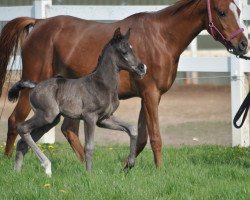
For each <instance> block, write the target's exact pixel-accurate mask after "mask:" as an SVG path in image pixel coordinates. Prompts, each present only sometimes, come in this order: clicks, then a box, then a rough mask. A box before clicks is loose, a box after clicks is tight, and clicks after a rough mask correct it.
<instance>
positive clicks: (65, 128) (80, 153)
mask: <svg viewBox="0 0 250 200" xmlns="http://www.w3.org/2000/svg"><path fill="white" fill-rule="evenodd" d="M79 122H80V121H79V120H75V119H69V118H64V121H63V124H62V127H61V131H62V133H63V134H64V136H65V137H66V138H67V140H68V142H69V144H70V145H71V147H72V149H73V150H74V151H75V153H76V156H77V157H78V159H79V160H80V161H81V162H83V161H84V150H83V146H82V144H81V142H80V140H79V135H78V133H79Z"/></svg>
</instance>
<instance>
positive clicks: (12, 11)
mask: <svg viewBox="0 0 250 200" xmlns="http://www.w3.org/2000/svg"><path fill="white" fill-rule="evenodd" d="M236 2H237V3H238V5H239V7H240V8H241V9H242V15H241V17H242V19H243V20H250V5H248V3H247V0H236ZM165 7H166V6H62V5H60V6H59V5H52V0H35V1H34V3H33V6H18V7H0V21H9V20H11V19H13V18H15V17H19V16H29V17H36V18H47V17H52V16H56V15H72V16H76V17H80V18H84V19H89V20H109V21H110V20H111V21H114V20H120V19H123V18H125V17H127V16H129V15H131V14H134V13H138V12H142V11H143V12H144V11H147V12H151V11H157V10H160V9H162V8H165ZM201 34H208V33H207V32H204V31H203V32H202V33H201ZM191 50H192V52H193V53H192V55H194V56H193V57H187V56H181V59H180V63H179V67H178V71H181V72H230V73H231V77H232V78H231V108H232V118H233V116H234V115H235V113H236V111H237V109H238V108H239V106H240V104H241V102H242V101H243V99H244V97H245V96H246V93H247V92H248V81H247V78H246V76H245V72H250V62H249V61H245V60H239V59H237V58H236V57H235V56H233V55H232V56H229V57H197V53H196V52H197V39H195V40H194V41H193V42H192V43H191ZM20 63H21V61H20V57H17V61H16V62H15V68H16V69H18V67H19V66H20ZM49 139H51V137H49ZM45 142H46V141H45ZM51 142H53V139H52V140H51ZM232 145H233V146H236V145H240V146H245V147H246V146H249V145H250V138H249V119H247V120H246V123H245V124H244V126H243V127H242V128H241V129H235V128H234V126H233V125H232Z"/></svg>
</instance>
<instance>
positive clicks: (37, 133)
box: [15, 117, 60, 171]
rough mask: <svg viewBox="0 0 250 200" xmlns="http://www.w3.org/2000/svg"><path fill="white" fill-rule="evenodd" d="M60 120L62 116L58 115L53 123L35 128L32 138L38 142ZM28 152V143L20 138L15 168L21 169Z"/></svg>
mask: <svg viewBox="0 0 250 200" xmlns="http://www.w3.org/2000/svg"><path fill="white" fill-rule="evenodd" d="M59 121H60V117H57V118H56V119H55V120H54V122H53V123H51V124H48V125H46V126H44V127H42V128H40V129H35V130H33V131H32V132H31V137H32V139H33V140H34V141H35V142H37V141H38V140H39V139H40V138H41V137H42V136H43V135H44V134H45V133H47V132H48V131H49V130H50V129H51V128H52V127H54V126H55V125H56V124H58V123H59ZM27 152H28V145H27V143H26V142H25V141H24V140H23V139H20V140H19V141H18V143H17V147H16V161H15V170H16V171H20V170H21V167H22V163H23V158H24V156H25V154H26V153H27Z"/></svg>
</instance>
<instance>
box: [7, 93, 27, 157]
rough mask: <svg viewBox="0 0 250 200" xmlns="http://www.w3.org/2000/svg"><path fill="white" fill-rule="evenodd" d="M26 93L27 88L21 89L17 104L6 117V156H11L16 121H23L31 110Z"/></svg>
mask: <svg viewBox="0 0 250 200" xmlns="http://www.w3.org/2000/svg"><path fill="white" fill-rule="evenodd" d="M28 93H29V90H27V89H25V90H23V91H21V95H20V98H19V99H18V102H17V105H16V107H15V109H14V111H13V112H12V114H11V115H10V117H9V119H8V133H7V140H6V147H5V152H4V154H5V155H6V156H7V157H8V158H10V157H11V156H12V153H13V147H14V143H15V140H16V137H17V135H18V133H17V130H16V126H17V123H19V122H22V121H24V120H25V118H26V117H27V116H28V114H29V112H30V110H31V108H30V104H29V94H28Z"/></svg>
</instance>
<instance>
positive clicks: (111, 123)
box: [97, 116, 137, 171]
mask: <svg viewBox="0 0 250 200" xmlns="http://www.w3.org/2000/svg"><path fill="white" fill-rule="evenodd" d="M97 126H99V127H102V128H107V129H112V130H119V131H125V132H127V133H128V135H129V137H130V154H129V157H128V160H127V163H126V166H125V168H124V170H126V171H127V170H128V169H130V168H132V167H133V166H134V164H135V150H136V141H137V129H136V127H135V126H132V125H130V124H128V123H126V122H123V121H121V120H119V119H117V118H115V117H114V116H111V117H110V118H108V119H105V120H103V121H100V122H98V123H97Z"/></svg>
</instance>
